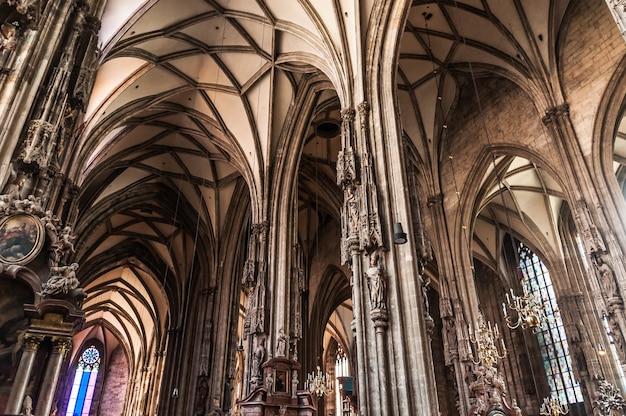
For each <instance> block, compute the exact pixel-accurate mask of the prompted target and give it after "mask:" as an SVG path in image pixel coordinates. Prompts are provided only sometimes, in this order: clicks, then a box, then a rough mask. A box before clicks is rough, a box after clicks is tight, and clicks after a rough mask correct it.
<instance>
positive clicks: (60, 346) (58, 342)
mask: <svg viewBox="0 0 626 416" xmlns="http://www.w3.org/2000/svg"><path fill="white" fill-rule="evenodd" d="M71 348H72V340H71V339H70V338H64V337H63V338H57V337H54V338H52V351H53V352H54V353H57V354H61V355H63V356H65V354H67V353H68V352H69V350H70V349H71Z"/></svg>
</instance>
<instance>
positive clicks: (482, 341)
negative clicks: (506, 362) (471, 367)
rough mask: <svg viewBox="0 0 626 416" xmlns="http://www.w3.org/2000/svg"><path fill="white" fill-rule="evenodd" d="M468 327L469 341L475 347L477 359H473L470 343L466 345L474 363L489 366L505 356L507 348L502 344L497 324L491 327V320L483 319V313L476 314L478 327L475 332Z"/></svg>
mask: <svg viewBox="0 0 626 416" xmlns="http://www.w3.org/2000/svg"><path fill="white" fill-rule="evenodd" d="M468 329H469V342H471V343H472V344H474V345H475V346H476V347H475V349H476V355H477V360H475V359H474V356H473V354H472V349H471V345H468V349H469V352H470V355H471V360H472V361H473V362H474V364H476V365H478V364H480V363H483V364H484V365H487V366H489V367H491V366H492V365H494V364H497V363H498V360H501V359H502V358H504V357H506V354H507V350H506V346H505V345H504V340H503V339H502V337H501V336H500V331H499V330H498V324H495V326H494V327H493V329H492V327H491V322H489V321H487V323H485V320H484V318H483V315H482V314H480V315H478V328H477V330H476V332H473V331H472V328H471V327H470V328H468ZM498 341H500V349H498V346H497V343H498Z"/></svg>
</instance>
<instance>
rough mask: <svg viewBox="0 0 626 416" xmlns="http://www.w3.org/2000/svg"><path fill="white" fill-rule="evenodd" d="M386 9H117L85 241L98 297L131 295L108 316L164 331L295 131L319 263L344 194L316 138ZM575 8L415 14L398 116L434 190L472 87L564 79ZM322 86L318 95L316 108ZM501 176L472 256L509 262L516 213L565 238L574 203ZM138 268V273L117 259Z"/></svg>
mask: <svg viewBox="0 0 626 416" xmlns="http://www.w3.org/2000/svg"><path fill="white" fill-rule="evenodd" d="M355 3H358V4H355ZM378 3H381V2H375V1H373V0H368V1H361V2H354V1H348V0H337V1H331V0H299V1H295V0H294V1H284V0H255V1H252V0H219V1H218V0H186V1H184V2H180V1H173V0H148V1H143V0H110V1H109V2H108V3H107V8H106V10H105V13H104V17H103V19H102V29H101V32H100V43H101V48H102V56H101V65H100V68H99V70H98V73H97V79H96V82H95V86H94V90H93V94H92V99H91V101H90V103H89V106H88V109H87V113H86V118H85V122H86V123H85V130H84V132H83V135H82V138H83V153H84V154H83V156H82V158H81V160H82V163H83V165H84V173H83V175H82V178H81V181H82V183H81V186H82V189H83V192H82V195H81V209H82V211H83V213H84V214H83V216H82V218H80V219H79V223H80V224H82V226H81V228H80V229H79V230H78V231H79V232H82V233H84V235H85V236H86V238H84V240H83V241H84V242H83V243H82V245H81V247H80V249H81V256H82V262H83V263H86V264H89V263H90V262H92V263H95V262H96V259H108V260H110V261H112V262H114V263H115V262H119V263H115V264H116V266H115V267H111V268H108V269H106V270H100V271H99V273H97V276H98V277H97V278H95V279H94V280H93V281H92V282H91V283H90V284H91V285H92V286H93V287H94V288H98V287H102V285H105V284H107V283H108V282H111V283H112V282H117V283H115V285H116V286H117V287H118V288H119V289H118V292H117V294H116V295H114V297H115V299H113V297H111V296H110V297H109V300H105V299H104V298H102V296H101V295H98V296H99V297H98V300H96V298H95V297H94V298H92V299H91V300H92V301H93V302H96V301H97V302H99V303H98V305H99V306H98V308H100V309H99V310H101V312H100V315H102V314H105V313H110V310H111V309H110V308H111V307H113V308H114V309H116V310H120V309H126V308H125V306H124V305H126V304H129V305H130V304H132V303H136V304H141V307H134V308H133V310H135V312H134V314H135V315H137V316H139V315H141V316H149V317H150V320H152V321H153V322H154V325H155V327H157V328H160V330H163V329H164V328H165V326H166V321H167V318H166V317H165V316H164V314H163V312H162V311H164V310H167V309H168V308H170V307H171V306H172V305H170V304H169V303H170V302H172V298H171V294H170V297H168V296H167V295H165V294H164V292H166V291H167V290H166V288H167V285H168V283H167V282H168V279H176V281H175V283H172V287H177V288H179V289H172V291H173V293H177V292H176V290H180V291H181V292H182V291H183V290H184V289H182V288H185V287H188V286H189V285H188V279H189V276H190V275H191V274H192V271H193V270H192V269H193V267H194V262H195V255H194V253H196V251H197V247H198V246H199V245H200V246H202V247H203V248H204V249H205V250H206V252H207V253H209V255H208V257H209V260H208V261H207V263H206V265H205V267H207V268H209V269H210V268H211V267H212V265H211V261H212V260H211V259H213V260H214V259H215V258H216V257H217V256H218V254H219V250H224V241H225V240H226V239H227V237H228V235H229V233H231V232H232V230H233V216H234V215H235V214H236V212H238V211H241V210H247V209H250V206H251V205H252V206H254V205H255V204H254V202H258V200H257V198H259V196H260V195H261V194H262V193H263V192H264V191H266V190H267V188H268V187H269V186H270V180H271V175H272V169H274V168H275V166H276V164H277V163H278V161H279V160H280V158H281V157H283V156H284V154H283V152H284V151H285V149H286V148H289V146H290V144H291V143H292V142H293V141H295V140H297V139H295V138H293V137H291V136H290V134H291V133H294V132H298V131H301V132H304V133H303V134H304V136H305V137H304V139H303V145H302V147H301V148H299V149H298V150H302V162H301V180H300V189H299V202H298V209H299V213H300V216H299V226H300V239H301V241H302V242H305V243H306V244H307V245H308V247H306V249H308V250H311V249H312V247H313V242H314V241H315V239H316V232H317V229H318V227H320V226H323V225H324V224H326V223H328V222H335V223H336V224H338V210H339V206H340V205H341V198H342V195H341V193H340V192H339V191H338V190H337V189H336V188H333V184H334V174H335V173H334V164H335V160H336V154H337V151H338V150H339V141H338V139H337V137H336V136H335V137H331V138H324V137H320V136H319V135H318V134H317V130H316V126H317V125H318V124H319V123H321V122H323V121H327V120H335V121H338V120H339V118H340V117H339V110H340V109H341V104H340V102H341V99H342V97H343V94H345V93H346V91H347V90H348V85H349V84H350V82H352V79H353V72H355V71H356V70H357V69H356V68H358V67H359V64H358V62H356V53H355V51H357V50H358V49H357V48H358V47H359V45H363V44H365V42H366V41H367V39H368V38H367V30H372V28H369V29H366V28H367V24H368V22H369V18H370V15H371V13H372V10H373V9H374V7H375V6H377V5H378ZM568 4H569V0H549V1H546V0H507V1H502V0H464V1H452V0H440V1H424V0H414V1H412V2H411V3H410V6H409V8H408V18H407V20H406V26H405V27H404V31H403V34H402V37H401V41H400V45H399V62H398V67H397V75H396V80H397V86H398V103H399V107H400V108H399V110H400V113H401V114H402V128H403V131H404V134H405V135H406V136H407V138H408V139H409V140H410V142H411V143H412V146H413V148H414V149H415V151H416V153H417V155H418V157H419V159H420V160H421V163H422V165H421V166H422V167H423V168H424V169H426V170H428V171H429V172H430V174H431V175H434V178H433V179H434V180H435V181H438V180H439V178H438V177H437V172H438V169H439V168H440V166H441V165H442V163H444V161H445V160H446V158H447V155H446V154H445V152H444V144H445V137H446V136H445V125H446V122H447V119H448V116H449V115H450V112H451V111H452V110H453V109H454V108H457V107H458V106H460V105H462V104H460V103H459V102H458V99H459V91H460V88H461V86H462V84H463V83H464V82H468V80H475V79H477V78H481V77H487V76H496V77H503V78H505V79H507V80H509V81H510V82H512V83H514V84H516V85H517V86H519V88H521V89H522V90H523V91H525V92H526V93H527V94H529V95H530V96H533V97H536V96H539V95H540V94H537V92H539V91H542V90H545V89H547V88H550V87H549V86H548V82H547V78H548V77H547V75H546V74H547V73H548V72H549V70H550V68H552V67H553V66H554V45H555V38H556V36H557V33H558V32H559V29H560V25H561V22H562V19H563V16H564V13H565V9H566V8H567V6H568ZM183 5H184V6H183ZM355 7H358V13H357V10H355ZM359 30H362V32H363V34H359ZM310 88H314V89H316V92H317V95H316V96H315V99H313V100H311V101H306V100H305V99H304V98H303V95H304V94H306V92H307V90H308V89H310ZM303 102H307V103H308V108H303V106H302V103H303ZM494 166H497V170H498V171H499V172H501V173H502V175H501V176H500V177H501V178H503V180H502V181H501V183H498V181H495V182H494V175H492V174H491V173H490V172H485V179H484V181H483V183H482V185H481V186H483V187H484V188H485V192H483V196H484V198H483V200H482V201H477V203H476V206H477V207H479V209H478V210H477V211H476V215H477V216H478V218H479V220H478V222H477V225H476V235H475V248H476V250H477V253H478V255H479V256H480V257H481V258H494V259H495V257H497V248H496V247H495V246H494V243H495V242H493V241H487V240H486V237H487V236H497V234H498V229H497V225H498V224H502V222H503V221H505V220H506V217H507V212H508V213H511V214H512V215H515V216H516V217H518V218H524V220H525V221H531V219H532V222H533V223H534V224H535V225H534V226H533V227H536V226H541V227H543V226H544V225H551V226H553V224H554V219H555V215H557V213H558V210H559V204H560V201H561V198H562V194H561V191H560V187H559V185H558V184H557V183H556V182H555V181H554V180H553V179H551V178H550V177H549V175H547V174H546V172H545V171H544V170H542V169H541V168H539V167H537V166H536V165H535V164H533V163H531V162H529V161H528V160H525V159H523V158H520V157H504V156H502V155H499V156H498V158H497V159H496V160H495V161H494ZM491 169H495V168H494V167H492V168H491ZM502 193H504V196H503V197H502V196H500V194H502ZM250 201H252V203H251V202H250ZM537 202H539V203H537ZM81 221H82V222H81ZM531 228H532V227H531ZM551 229H552V230H553V231H555V230H554V228H551ZM137 247H141V249H137ZM131 256H132V257H133V258H139V260H140V261H138V262H130V263H125V262H123V261H121V259H123V258H129V257H131ZM494 261H495V260H494ZM81 264H82V263H81ZM137 264H143V265H146V264H149V265H151V267H144V266H137ZM169 274H174V275H175V276H169ZM122 275H124V276H135V277H134V278H131V279H130V280H131V281H134V280H133V279H135V278H136V280H138V281H140V280H142V277H145V276H150V275H152V276H153V280H155V281H156V282H158V283H156V287H154V288H145V293H149V294H150V296H146V295H145V293H144V289H141V288H138V287H135V289H134V291H133V290H132V289H130V288H127V287H124V286H123V285H122V283H121V282H120V281H119V280H118V279H119V278H120V276H122ZM182 296H183V295H182V294H181V293H178V294H177V295H176V296H175V297H178V298H179V299H180V298H182ZM122 299H123V300H122ZM120 305H122V306H120ZM179 307H180V305H179ZM107 308H109V309H107ZM100 315H99V316H100ZM122 315H123V314H121V313H119V314H118V318H116V319H117V321H119V322H121V321H122V318H121V316H122ZM94 316H95V315H94ZM125 319H126V321H128V322H131V321H132V317H127V318H125ZM120 326H121V327H124V328H125V329H124V331H128V332H129V333H130V332H133V331H134V333H133V334H129V335H128V337H144V336H145V334H140V333H139V332H137V331H138V330H135V329H132V328H134V325H132V324H130V323H128V324H120ZM129 328H131V329H129Z"/></svg>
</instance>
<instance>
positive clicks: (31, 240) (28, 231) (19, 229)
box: [0, 214, 45, 264]
mask: <svg viewBox="0 0 626 416" xmlns="http://www.w3.org/2000/svg"><path fill="white" fill-rule="evenodd" d="M44 240H45V234H44V230H43V224H42V223H41V221H40V220H39V218H37V217H35V216H34V215H31V214H15V215H11V216H9V217H6V218H4V219H2V221H0V261H2V262H4V263H9V264H26V263H29V262H30V261H31V260H32V259H33V258H35V257H36V256H37V254H39V252H40V251H41V248H42V246H43V242H44Z"/></svg>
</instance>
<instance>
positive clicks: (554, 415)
mask: <svg viewBox="0 0 626 416" xmlns="http://www.w3.org/2000/svg"><path fill="white" fill-rule="evenodd" d="M567 413H569V408H568V406H567V404H562V403H561V400H560V399H559V398H558V397H555V396H552V397H550V398H548V397H546V398H545V399H543V403H542V404H541V409H540V410H539V414H540V415H541V416H559V415H566V414H567Z"/></svg>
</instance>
